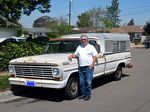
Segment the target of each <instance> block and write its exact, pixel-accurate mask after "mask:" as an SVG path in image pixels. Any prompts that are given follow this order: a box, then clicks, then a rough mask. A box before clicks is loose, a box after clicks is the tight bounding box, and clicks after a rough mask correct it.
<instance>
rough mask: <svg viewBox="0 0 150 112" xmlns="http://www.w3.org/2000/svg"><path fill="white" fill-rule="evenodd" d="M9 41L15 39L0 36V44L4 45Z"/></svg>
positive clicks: (15, 41)
mask: <svg viewBox="0 0 150 112" xmlns="http://www.w3.org/2000/svg"><path fill="white" fill-rule="evenodd" d="M9 42H11V43H17V40H16V39H14V38H6V37H5V38H0V45H5V44H7V43H9Z"/></svg>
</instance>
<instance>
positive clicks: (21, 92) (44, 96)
mask: <svg viewBox="0 0 150 112" xmlns="http://www.w3.org/2000/svg"><path fill="white" fill-rule="evenodd" d="M128 76H129V75H126V74H124V75H123V77H122V78H124V77H128ZM112 81H113V80H112V79H111V78H110V76H105V77H99V78H96V79H94V80H93V85H92V89H95V88H98V87H101V86H103V85H105V84H108V83H111V82H112ZM11 90H12V92H13V94H14V95H15V96H22V97H24V98H34V99H36V100H46V101H52V102H62V101H64V100H67V99H66V98H65V96H64V92H63V89H62V90H57V89H49V88H34V87H20V86H13V87H12V89H11ZM18 100H19V99H18ZM36 100H35V101H36Z"/></svg>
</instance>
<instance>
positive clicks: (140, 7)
mask: <svg viewBox="0 0 150 112" xmlns="http://www.w3.org/2000/svg"><path fill="white" fill-rule="evenodd" d="M149 7H150V6H139V7H134V8H128V9H122V10H123V11H128V10H129V11H131V10H136V9H140V8H149Z"/></svg>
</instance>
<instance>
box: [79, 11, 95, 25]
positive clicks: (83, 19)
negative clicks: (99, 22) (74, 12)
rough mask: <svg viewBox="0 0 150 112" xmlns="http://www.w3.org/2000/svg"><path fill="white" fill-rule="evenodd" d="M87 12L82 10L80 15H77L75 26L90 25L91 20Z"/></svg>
mask: <svg viewBox="0 0 150 112" xmlns="http://www.w3.org/2000/svg"><path fill="white" fill-rule="evenodd" d="M90 17H91V16H90V13H89V12H84V13H82V14H81V15H79V16H78V21H77V26H78V27H91V26H92V21H91V18H90Z"/></svg>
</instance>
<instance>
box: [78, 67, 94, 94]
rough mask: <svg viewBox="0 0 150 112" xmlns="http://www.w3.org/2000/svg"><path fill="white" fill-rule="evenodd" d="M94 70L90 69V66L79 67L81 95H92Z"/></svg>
mask: <svg viewBox="0 0 150 112" xmlns="http://www.w3.org/2000/svg"><path fill="white" fill-rule="evenodd" d="M93 71H94V69H90V68H89V67H88V66H85V67H79V78H80V91H81V95H84V96H91V90H92V79H93Z"/></svg>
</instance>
